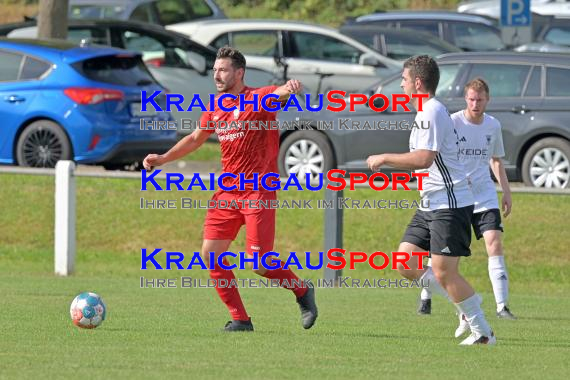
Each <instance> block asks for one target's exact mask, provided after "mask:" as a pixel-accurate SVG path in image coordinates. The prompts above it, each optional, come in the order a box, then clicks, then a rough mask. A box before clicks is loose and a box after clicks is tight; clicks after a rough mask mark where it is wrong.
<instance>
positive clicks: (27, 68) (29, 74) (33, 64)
mask: <svg viewBox="0 0 570 380" xmlns="http://www.w3.org/2000/svg"><path fill="white" fill-rule="evenodd" d="M50 67H51V65H50V64H49V63H47V62H44V61H40V60H38V59H34V58H31V57H26V60H25V61H24V66H23V67H22V73H21V74H20V79H21V80H27V79H39V78H40V77H41V76H42V75H44V74H45V73H46V71H48V70H49V69H50Z"/></svg>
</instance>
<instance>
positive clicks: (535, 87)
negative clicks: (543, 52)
mask: <svg viewBox="0 0 570 380" xmlns="http://www.w3.org/2000/svg"><path fill="white" fill-rule="evenodd" d="M541 71H542V69H541V67H540V66H535V67H533V69H532V74H531V76H530V80H529V81H528V84H527V86H526V90H525V92H524V96H541V90H540V87H541V86H540V82H541V80H540V77H541V75H540V74H541Z"/></svg>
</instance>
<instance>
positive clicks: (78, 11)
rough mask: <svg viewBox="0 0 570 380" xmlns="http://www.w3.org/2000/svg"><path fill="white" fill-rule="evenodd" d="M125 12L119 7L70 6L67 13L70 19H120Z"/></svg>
mask: <svg viewBox="0 0 570 380" xmlns="http://www.w3.org/2000/svg"><path fill="white" fill-rule="evenodd" d="M124 12H125V7H123V6H121V5H96V4H89V5H72V6H71V10H70V12H69V17H70V18H71V19H76V20H77V19H102V18H111V19H120V18H121V15H122V14H123V13H124Z"/></svg>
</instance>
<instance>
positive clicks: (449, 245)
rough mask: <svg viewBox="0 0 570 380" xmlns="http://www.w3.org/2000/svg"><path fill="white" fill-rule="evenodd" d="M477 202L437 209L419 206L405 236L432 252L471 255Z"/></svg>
mask: <svg viewBox="0 0 570 380" xmlns="http://www.w3.org/2000/svg"><path fill="white" fill-rule="evenodd" d="M472 215H473V206H472V205H471V206H467V207H461V208H450V209H442V210H434V211H420V210H417V211H416V213H415V215H414V217H413V218H412V221H411V222H410V224H408V228H407V229H406V232H405V233H404V237H403V238H402V242H403V243H411V244H415V245H417V246H418V247H420V248H422V249H425V250H426V251H429V252H430V255H431V254H433V255H443V256H452V257H457V256H471V250H470V249H469V246H470V245H471V216H472Z"/></svg>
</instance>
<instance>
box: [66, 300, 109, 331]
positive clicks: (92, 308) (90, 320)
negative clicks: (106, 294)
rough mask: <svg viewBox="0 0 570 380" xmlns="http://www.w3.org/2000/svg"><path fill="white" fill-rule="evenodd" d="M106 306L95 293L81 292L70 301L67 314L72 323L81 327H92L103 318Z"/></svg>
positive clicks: (98, 323)
mask: <svg viewBox="0 0 570 380" xmlns="http://www.w3.org/2000/svg"><path fill="white" fill-rule="evenodd" d="M106 313H107V307H106V306H105V303H104V302H103V300H102V299H101V297H99V296H98V295H97V294H95V293H91V292H85V293H81V294H80V295H78V296H77V297H75V299H74V300H73V302H72V303H71V307H70V308H69V314H71V320H72V321H73V324H74V325H75V326H77V327H81V328H82V329H94V328H95V327H97V326H99V325H100V324H101V323H103V321H104V320H105V314H106Z"/></svg>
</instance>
